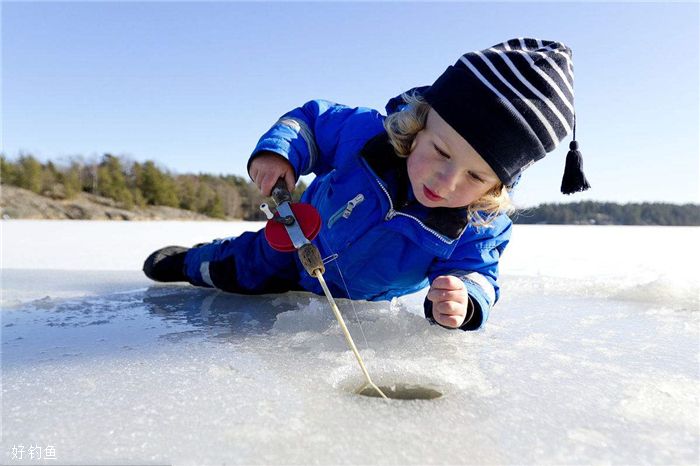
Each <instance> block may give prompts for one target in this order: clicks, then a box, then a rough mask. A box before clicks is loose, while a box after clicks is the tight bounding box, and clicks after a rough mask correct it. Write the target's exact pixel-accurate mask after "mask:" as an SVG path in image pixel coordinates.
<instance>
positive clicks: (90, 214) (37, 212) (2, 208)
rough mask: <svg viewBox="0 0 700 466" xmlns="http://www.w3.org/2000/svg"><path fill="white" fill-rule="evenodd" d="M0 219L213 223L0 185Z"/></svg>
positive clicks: (192, 215)
mask: <svg viewBox="0 0 700 466" xmlns="http://www.w3.org/2000/svg"><path fill="white" fill-rule="evenodd" d="M0 217H2V218H3V219H4V220H9V219H63V220H65V219H72V220H216V219H214V218H211V217H207V216H206V215H202V214H199V213H196V212H192V211H189V210H182V209H175V208H173V207H165V206H148V207H145V208H134V209H132V210H128V209H124V208H123V207H120V206H119V204H118V203H117V202H115V201H114V200H113V199H108V198H105V197H100V196H95V195H94V194H88V193H79V194H78V195H77V196H75V197H74V198H72V199H64V200H61V199H52V198H49V197H44V196H40V195H38V194H36V193H33V192H31V191H29V190H26V189H22V188H18V187H16V186H8V185H2V188H1V191H0Z"/></svg>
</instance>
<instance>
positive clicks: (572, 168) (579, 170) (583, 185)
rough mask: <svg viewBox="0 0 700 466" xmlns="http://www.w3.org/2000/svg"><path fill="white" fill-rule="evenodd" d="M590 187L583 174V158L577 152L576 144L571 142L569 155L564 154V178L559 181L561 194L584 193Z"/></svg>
mask: <svg viewBox="0 0 700 466" xmlns="http://www.w3.org/2000/svg"><path fill="white" fill-rule="evenodd" d="M590 187H591V185H590V184H588V180H587V179H586V175H584V174H583V158H582V156H581V152H579V150H578V142H576V141H571V144H569V153H568V154H566V167H565V168H564V177H563V178H562V180H561V192H562V193H563V194H573V193H576V192H580V191H585V190H587V189H589V188H590Z"/></svg>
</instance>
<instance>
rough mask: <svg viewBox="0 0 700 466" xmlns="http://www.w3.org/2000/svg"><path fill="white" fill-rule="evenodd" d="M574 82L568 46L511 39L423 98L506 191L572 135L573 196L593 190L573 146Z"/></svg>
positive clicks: (567, 178) (565, 187) (468, 57)
mask: <svg viewBox="0 0 700 466" xmlns="http://www.w3.org/2000/svg"><path fill="white" fill-rule="evenodd" d="M573 82H574V67H573V63H572V58H571V49H569V48H568V47H567V46H566V45H564V44H562V43H561V42H555V41H551V40H540V39H529V38H528V39H511V40H509V41H506V42H503V43H501V44H498V45H494V46H493V47H491V48H489V49H486V50H481V51H477V52H468V53H465V54H464V55H462V56H461V57H460V58H459V60H458V61H457V63H455V65H454V66H450V67H448V68H447V70H446V71H445V72H444V73H443V74H442V75H441V76H440V77H439V78H438V79H437V80H436V81H435V83H434V84H433V85H432V86H430V88H429V89H428V90H427V91H426V92H425V93H424V98H425V100H426V101H427V102H428V103H429V104H430V105H431V106H432V107H433V109H434V110H435V111H436V112H437V113H438V114H439V115H440V116H441V117H442V118H443V119H444V120H445V121H446V122H447V123H449V124H450V126H452V127H453V128H454V129H455V130H456V131H457V132H458V133H459V134H460V135H461V136H462V137H464V138H465V139H466V140H467V141H468V142H469V144H471V145H472V147H474V149H475V150H476V151H477V152H478V153H479V154H480V155H481V156H482V157H483V158H484V160H486V162H487V163H488V164H489V165H490V166H491V168H492V169H493V170H494V172H496V174H497V175H498V177H499V179H500V180H501V182H503V184H505V185H506V186H512V185H513V183H515V182H516V181H517V179H518V177H519V176H520V174H521V173H522V171H523V170H525V169H526V168H527V167H529V166H530V165H532V164H533V163H534V162H536V161H537V160H539V159H541V158H543V157H544V156H545V155H546V154H547V153H548V152H551V151H553V150H554V149H556V147H557V145H558V144H559V143H560V142H561V141H562V139H564V138H565V137H566V136H568V135H569V134H571V133H574V140H573V141H572V142H571V144H570V149H571V150H570V152H569V154H568V155H567V161H566V168H565V171H564V177H563V180H562V186H561V190H562V192H563V193H565V194H571V193H574V192H577V191H584V190H586V189H588V188H589V187H590V185H589V184H588V181H587V180H586V177H585V176H584V174H583V170H582V163H581V154H580V152H578V143H577V142H576V140H575V139H576V132H575V131H576V130H575V122H576V117H575V111H574V88H573Z"/></svg>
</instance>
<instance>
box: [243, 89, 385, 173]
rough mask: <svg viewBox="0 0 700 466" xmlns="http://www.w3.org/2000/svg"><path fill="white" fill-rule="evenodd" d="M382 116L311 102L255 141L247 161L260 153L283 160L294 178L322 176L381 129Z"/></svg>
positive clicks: (369, 110)
mask: <svg viewBox="0 0 700 466" xmlns="http://www.w3.org/2000/svg"><path fill="white" fill-rule="evenodd" d="M382 121H383V117H382V116H381V115H380V114H379V112H377V111H376V110H372V109H369V108H363V107H358V108H350V107H346V106H344V105H340V104H336V103H333V102H329V101H327V100H312V101H309V102H307V103H305V104H304V105H303V106H301V107H298V108H295V109H294V110H292V111H291V112H288V113H286V114H284V115H283V116H282V117H280V119H279V120H278V121H277V123H275V124H274V125H273V126H272V128H270V130H268V131H267V132H266V133H265V134H263V136H262V137H261V138H260V140H259V141H258V144H257V145H256V146H255V150H253V153H252V155H251V157H250V159H249V161H248V168H250V162H251V161H252V160H253V158H255V156H256V155H257V154H259V153H260V152H261V151H270V152H274V153H276V154H279V155H281V156H283V157H285V158H286V159H287V160H289V162H290V163H291V164H292V166H293V167H294V172H295V175H296V177H297V178H299V176H301V175H308V174H310V173H314V174H316V175H323V174H325V173H328V172H329V171H331V170H332V169H333V168H335V167H336V166H337V165H336V164H337V163H339V162H341V160H339V159H340V158H342V157H343V156H344V155H345V154H346V153H347V152H348V150H346V149H348V147H347V146H353V144H348V143H356V144H355V145H356V146H357V147H351V148H352V149H354V150H355V151H354V152H355V154H356V153H357V149H358V148H361V145H359V144H360V142H362V143H364V141H366V140H367V139H368V138H369V137H371V136H373V135H375V134H377V133H378V132H379V131H380V130H381V129H382V128H383V125H382Z"/></svg>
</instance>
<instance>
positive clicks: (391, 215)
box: [375, 178, 455, 244]
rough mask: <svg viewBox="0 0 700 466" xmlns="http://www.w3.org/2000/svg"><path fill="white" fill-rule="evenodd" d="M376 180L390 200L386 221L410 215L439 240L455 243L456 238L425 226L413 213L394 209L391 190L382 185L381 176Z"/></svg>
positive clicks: (409, 216)
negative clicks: (447, 237) (446, 236)
mask: <svg viewBox="0 0 700 466" xmlns="http://www.w3.org/2000/svg"><path fill="white" fill-rule="evenodd" d="M375 180H376V181H377V184H378V185H379V187H380V188H382V191H384V194H385V195H386V198H387V199H388V200H389V212H387V213H386V215H385V216H384V220H385V221H389V220H391V219H392V218H394V217H396V216H397V215H401V216H402V217H408V218H410V219H413V220H415V221H416V222H418V225H420V226H421V228H423V229H424V230H425V231H427V232H428V233H431V234H432V235H434V236H435V237H437V239H439V240H440V241H442V242H443V243H445V244H452V243H454V241H455V240H447V239H445V237H444V236H442V235H441V234H440V233H438V232H437V231H435V230H432V229H430V228H428V227H427V226H425V224H424V223H423V222H421V221H420V220H419V219H418V218H416V217H414V216H413V215H408V214H404V213H403V212H398V211H396V210H394V203H393V201H392V200H391V196H389V191H387V190H386V188H385V187H384V185H382V182H381V181H379V178H375Z"/></svg>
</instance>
